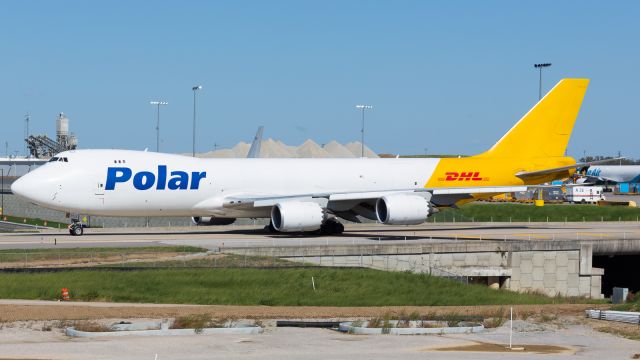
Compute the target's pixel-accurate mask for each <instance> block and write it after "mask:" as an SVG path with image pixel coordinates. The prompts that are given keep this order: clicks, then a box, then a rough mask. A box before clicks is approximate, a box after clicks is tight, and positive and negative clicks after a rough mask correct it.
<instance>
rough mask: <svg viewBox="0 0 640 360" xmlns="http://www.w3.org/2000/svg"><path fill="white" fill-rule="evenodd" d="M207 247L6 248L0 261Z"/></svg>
mask: <svg viewBox="0 0 640 360" xmlns="http://www.w3.org/2000/svg"><path fill="white" fill-rule="evenodd" d="M206 251H207V249H204V248H200V247H196V246H141V247H128V248H117V247H116V248H110V247H95V248H58V249H6V250H0V263H3V262H4V263H10V262H23V261H25V258H26V260H27V261H30V262H32V261H43V260H56V259H71V258H74V259H78V258H89V257H91V258H93V259H96V260H99V259H100V258H106V257H111V256H114V255H126V254H136V253H137V254H140V253H158V254H163V253H199V252H206Z"/></svg>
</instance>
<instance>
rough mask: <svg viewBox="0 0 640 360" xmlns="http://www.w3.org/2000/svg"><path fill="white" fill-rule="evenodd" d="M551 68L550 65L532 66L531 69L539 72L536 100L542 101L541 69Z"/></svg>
mask: <svg viewBox="0 0 640 360" xmlns="http://www.w3.org/2000/svg"><path fill="white" fill-rule="evenodd" d="M549 66H551V63H542V64H533V67H535V68H536V69H539V70H540V81H539V82H538V100H540V99H542V69H543V68H546V67H549Z"/></svg>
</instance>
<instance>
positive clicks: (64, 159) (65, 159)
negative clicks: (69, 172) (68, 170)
mask: <svg viewBox="0 0 640 360" xmlns="http://www.w3.org/2000/svg"><path fill="white" fill-rule="evenodd" d="M60 160H62V161H64V162H69V160H68V159H67V158H66V157H63V158H60Z"/></svg>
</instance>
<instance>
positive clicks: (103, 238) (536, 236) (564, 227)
mask: <svg viewBox="0 0 640 360" xmlns="http://www.w3.org/2000/svg"><path fill="white" fill-rule="evenodd" d="M575 240H578V241H593V242H600V241H602V242H607V241H619V240H640V223H637V222H587V223H580V222H577V223H575V222H574V223H572V222H569V223H557V222H556V223H437V224H434V223H427V224H423V225H417V226H385V225H380V224H348V225H347V226H346V229H345V232H344V233H343V234H341V235H333V236H312V235H301V234H271V233H268V232H266V231H264V230H263V229H262V227H259V226H224V227H213V226H211V227H171V228H168V227H162V228H160V227H158V228H107V229H86V230H85V235H83V236H80V237H75V236H70V235H69V234H68V232H67V231H66V230H57V229H41V230H33V232H9V233H0V249H38V248H52V247H58V248H68V247H139V246H153V245H185V246H186V245H189V246H200V247H203V248H208V249H220V248H224V247H274V246H322V245H329V246H335V245H366V244H372V245H373V244H399V243H407V244H409V243H412V244H433V243H434V242H455V241H458V242H460V241H504V242H514V241H519V242H522V241H535V242H550V241H554V242H556V241H575Z"/></svg>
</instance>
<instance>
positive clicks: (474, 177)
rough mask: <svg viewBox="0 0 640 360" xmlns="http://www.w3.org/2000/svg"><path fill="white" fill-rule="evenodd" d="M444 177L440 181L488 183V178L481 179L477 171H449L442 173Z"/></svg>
mask: <svg viewBox="0 0 640 360" xmlns="http://www.w3.org/2000/svg"><path fill="white" fill-rule="evenodd" d="M444 174H445V175H446V177H444V178H440V179H438V180H440V181H488V180H489V178H483V177H481V176H480V172H479V171H469V172H464V171H463V172H455V171H450V172H446V173H444Z"/></svg>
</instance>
